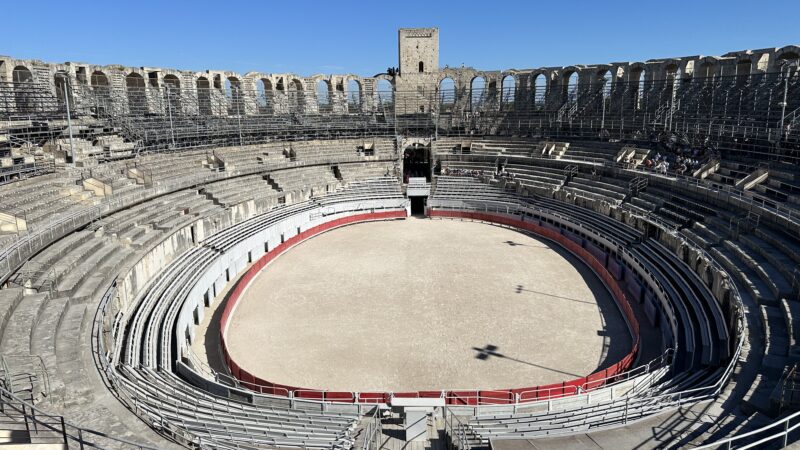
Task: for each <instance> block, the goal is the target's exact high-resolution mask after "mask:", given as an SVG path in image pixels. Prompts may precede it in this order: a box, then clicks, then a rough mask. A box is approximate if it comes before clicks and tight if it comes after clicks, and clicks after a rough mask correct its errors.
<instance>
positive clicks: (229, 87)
mask: <svg viewBox="0 0 800 450" xmlns="http://www.w3.org/2000/svg"><path fill="white" fill-rule="evenodd" d="M225 97H227V98H228V114H229V115H236V116H238V115H241V114H243V113H244V104H243V100H244V98H243V97H242V82H241V81H239V79H238V78H236V77H228V78H226V79H225Z"/></svg>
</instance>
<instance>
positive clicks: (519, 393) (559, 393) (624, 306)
mask: <svg viewBox="0 0 800 450" xmlns="http://www.w3.org/2000/svg"><path fill="white" fill-rule="evenodd" d="M429 215H430V216H431V217H455V218H465V219H474V220H481V221H485V222H492V223H499V224H503V225H508V226H511V227H514V228H518V229H522V230H526V231H529V232H532V233H534V234H537V235H539V236H542V237H544V238H547V239H550V240H552V241H554V242H556V243H558V244H559V245H561V246H562V247H564V248H566V249H567V250H569V251H570V252H571V253H572V254H574V255H575V256H577V257H578V258H580V259H581V260H582V261H583V262H584V263H585V264H586V265H588V266H589V267H590V268H591V269H592V270H593V271H594V272H595V273H596V274H597V276H599V277H600V279H601V280H602V281H603V283H604V284H605V285H606V287H607V288H608V289H609V290H610V291H611V294H612V296H613V297H614V299H615V301H616V302H617V305H618V306H619V308H620V311H622V312H623V314H624V316H625V320H626V321H627V322H628V325H629V326H630V330H631V334H632V338H633V345H632V348H631V351H630V353H628V354H627V355H626V356H625V357H624V358H622V359H621V360H620V361H618V362H617V363H615V364H613V365H612V366H610V367H608V368H606V369H604V370H601V371H598V372H595V373H593V374H591V375H588V376H585V377H581V378H577V379H575V380H570V381H564V382H563V383H556V384H550V385H545V386H533V387H525V388H516V389H498V390H470V391H420V392H394V393H392V392H360V393H357V392H332V391H321V390H315V389H304V388H299V387H293V386H287V385H281V384H276V383H272V382H269V381H266V380H262V379H260V378H258V377H257V376H255V375H253V374H250V373H248V372H247V371H245V370H244V369H242V368H241V367H239V365H238V364H236V362H235V361H234V360H233V359H231V357H230V355H229V354H228V349H227V347H226V345H225V328H226V326H227V324H228V319H229V318H230V315H231V312H232V311H233V309H234V308H235V305H236V303H237V302H238V301H239V297H240V296H241V294H242V292H243V291H244V289H245V288H246V287H247V285H248V284H249V283H250V281H251V280H252V279H253V278H254V277H255V276H256V274H258V272H259V271H261V269H263V268H264V266H266V265H267V264H269V262H270V261H272V260H273V259H275V258H276V257H277V256H279V255H280V254H282V253H283V252H285V251H286V250H288V249H289V248H291V247H292V246H294V245H296V244H298V243H300V242H302V241H303V240H305V239H308V238H310V237H313V236H315V235H317V234H320V233H322V232H325V231H327V230H330V229H332V228H336V227H340V226H343V225H348V224H352V223H358V222H366V221H371V220H385V219H392V218H400V217H405V216H406V213H405V211H389V212H380V213H371V214H358V215H354V216H349V217H343V218H340V219H335V220H333V221H331V222H328V223H325V224H322V225H318V226H316V227H314V228H310V229H308V230H306V231H304V232H302V233H300V234H298V235H297V236H295V237H292V238H290V239H288V240H287V241H286V242H284V243H283V244H281V245H279V246H277V247H275V248H274V249H272V250H271V251H270V252H269V253H267V254H265V255H264V256H263V257H261V259H259V260H258V261H257V262H256V263H255V264H253V265H252V266H251V267H250V269H248V271H247V273H245V274H244V276H242V278H241V280H239V282H238V283H237V284H236V287H234V289H233V291H232V292H231V294H230V297H229V299H228V304H227V305H225V310H224V311H223V313H222V319H221V321H220V340H221V343H222V351H223V354H224V357H225V361H226V362H227V364H228V368H229V369H230V371H231V374H232V375H233V376H234V377H236V378H237V379H238V380H239V381H240V382H241V384H242V386H244V387H246V388H248V389H250V390H252V391H255V392H259V393H262V394H271V395H282V396H287V397H289V396H291V397H295V398H304V399H311V400H320V401H331V402H346V403H355V402H358V403H388V402H389V401H390V400H391V397H392V396H395V397H414V398H417V397H426V398H441V397H444V398H445V401H446V403H447V404H449V405H471V406H477V405H499V404H510V403H515V402H532V401H538V400H547V399H554V398H559V397H565V396H569V395H575V394H578V393H580V392H586V391H591V390H594V389H597V388H600V387H602V386H604V385H606V384H608V383H611V382H614V381H617V380H618V379H619V378H620V376H621V375H623V374H624V373H625V372H626V371H628V370H630V369H631V367H632V366H633V362H634V361H635V360H636V355H637V354H638V351H639V322H638V321H637V320H636V316H635V314H634V313H633V310H632V309H631V306H630V303H629V302H628V298H627V296H626V295H625V292H624V291H623V289H622V288H620V286H619V284H618V282H617V280H616V279H615V278H614V276H613V275H612V274H611V272H609V271H608V269H606V267H605V265H604V262H601V261H600V260H598V259H597V258H596V257H595V256H594V255H593V254H592V253H591V252H590V251H588V250H586V249H584V248H583V247H581V246H580V245H579V244H578V243H576V242H575V241H573V240H572V239H569V238H568V237H566V236H564V235H562V234H561V233H559V232H558V231H555V230H553V229H551V228H546V227H542V226H539V225H538V224H535V223H530V222H523V221H521V220H518V219H516V218H512V217H508V216H503V215H499V214H489V213H479V212H466V211H449V210H448V211H436V210H431V211H429Z"/></svg>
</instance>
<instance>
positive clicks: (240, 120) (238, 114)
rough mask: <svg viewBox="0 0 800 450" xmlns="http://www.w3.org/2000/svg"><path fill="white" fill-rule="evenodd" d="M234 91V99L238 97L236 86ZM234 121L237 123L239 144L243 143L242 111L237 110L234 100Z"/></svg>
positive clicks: (237, 106)
mask: <svg viewBox="0 0 800 450" xmlns="http://www.w3.org/2000/svg"><path fill="white" fill-rule="evenodd" d="M234 92H236V94H237V95H236V96H235V97H234V101H236V100H235V98H236V97H239V90H238V88H237V89H236V90H234ZM236 121H237V122H238V123H239V145H244V141H243V139H242V113H241V111H239V102H238V101H236Z"/></svg>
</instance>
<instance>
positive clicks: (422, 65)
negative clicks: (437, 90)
mask: <svg viewBox="0 0 800 450" xmlns="http://www.w3.org/2000/svg"><path fill="white" fill-rule="evenodd" d="M423 72H425V63H423V62H422V61H420V62H419V73H423Z"/></svg>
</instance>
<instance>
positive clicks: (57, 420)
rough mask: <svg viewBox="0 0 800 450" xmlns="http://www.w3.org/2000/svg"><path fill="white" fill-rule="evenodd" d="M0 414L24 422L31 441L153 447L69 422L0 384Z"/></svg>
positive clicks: (144, 449) (138, 448)
mask: <svg viewBox="0 0 800 450" xmlns="http://www.w3.org/2000/svg"><path fill="white" fill-rule="evenodd" d="M0 414H4V415H6V416H8V417H9V418H11V419H15V420H17V421H19V422H20V423H23V424H24V425H25V429H26V430H27V431H28V432H29V433H30V434H31V437H32V440H33V442H34V443H63V444H66V445H70V446H71V445H76V446H77V447H78V448H80V449H85V448H96V449H102V450H106V449H107V450H118V449H119V450H128V449H131V450H133V449H135V450H157V449H156V448H155V447H148V446H144V445H140V444H136V443H133V442H130V441H127V440H124V439H119V438H115V437H112V436H109V435H108V434H106V433H102V432H99V431H95V430H91V429H88V428H83V427H78V426H75V425H72V424H70V423H69V422H67V421H66V420H64V417H62V416H59V415H54V414H48V413H46V412H44V411H41V410H39V409H38V408H36V407H34V406H33V405H31V404H29V403H27V402H25V401H24V400H22V399H20V398H19V397H17V396H15V395H14V394H13V393H11V392H10V391H8V390H7V389H6V388H5V387H0Z"/></svg>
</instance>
